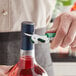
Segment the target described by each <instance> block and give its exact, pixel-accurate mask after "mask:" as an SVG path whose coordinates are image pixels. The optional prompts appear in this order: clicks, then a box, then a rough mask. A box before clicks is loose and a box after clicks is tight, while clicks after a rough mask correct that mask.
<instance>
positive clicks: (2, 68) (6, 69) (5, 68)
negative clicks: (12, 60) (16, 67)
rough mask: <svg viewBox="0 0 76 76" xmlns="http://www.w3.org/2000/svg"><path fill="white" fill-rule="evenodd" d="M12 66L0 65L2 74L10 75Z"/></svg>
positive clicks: (1, 75) (4, 75)
mask: <svg viewBox="0 0 76 76" xmlns="http://www.w3.org/2000/svg"><path fill="white" fill-rule="evenodd" d="M10 68H11V66H5V65H0V76H8V74H7V72H8V71H9V69H10Z"/></svg>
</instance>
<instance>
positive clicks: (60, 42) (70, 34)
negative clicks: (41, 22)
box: [47, 12, 76, 50]
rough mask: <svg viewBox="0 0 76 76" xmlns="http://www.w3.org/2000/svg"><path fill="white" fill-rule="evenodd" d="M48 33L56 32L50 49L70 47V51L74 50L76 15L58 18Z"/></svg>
mask: <svg viewBox="0 0 76 76" xmlns="http://www.w3.org/2000/svg"><path fill="white" fill-rule="evenodd" d="M48 32H56V36H55V37H54V39H53V41H52V43H51V48H52V49H54V48H56V47H58V46H61V47H67V46H71V49H73V50H76V15H75V14H73V13H72V12H70V13H63V14H61V15H60V16H58V17H57V18H56V19H55V20H54V24H53V26H52V28H51V29H50V31H47V33H48Z"/></svg>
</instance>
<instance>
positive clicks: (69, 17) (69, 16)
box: [61, 13, 73, 20]
mask: <svg viewBox="0 0 76 76" xmlns="http://www.w3.org/2000/svg"><path fill="white" fill-rule="evenodd" d="M72 18H73V17H72V15H71V14H69V13H64V14H63V15H62V17H61V19H64V20H66V19H67V20H72Z"/></svg>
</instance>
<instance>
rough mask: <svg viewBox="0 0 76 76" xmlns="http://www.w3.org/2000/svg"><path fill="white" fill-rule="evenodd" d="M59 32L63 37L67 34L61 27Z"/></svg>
mask: <svg viewBox="0 0 76 76" xmlns="http://www.w3.org/2000/svg"><path fill="white" fill-rule="evenodd" d="M59 32H60V34H61V35H63V36H65V35H66V34H67V32H66V31H65V28H63V27H61V28H60V31H59Z"/></svg>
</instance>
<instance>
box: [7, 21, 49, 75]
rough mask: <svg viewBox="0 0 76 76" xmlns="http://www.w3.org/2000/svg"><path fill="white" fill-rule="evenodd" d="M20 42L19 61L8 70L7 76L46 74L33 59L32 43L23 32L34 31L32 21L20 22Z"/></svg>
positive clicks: (31, 32)
mask: <svg viewBox="0 0 76 76" xmlns="http://www.w3.org/2000/svg"><path fill="white" fill-rule="evenodd" d="M21 30H22V31H21V32H22V44H21V50H20V59H19V62H18V63H17V64H16V65H14V66H13V67H12V68H11V69H10V70H9V74H8V76H48V75H47V72H46V71H45V70H44V69H43V68H42V67H41V66H40V65H38V64H37V62H36V60H35V55H34V54H35V53H34V44H33V43H32V42H31V38H30V37H29V36H26V35H25V34H24V33H28V34H33V33H34V23H32V22H27V21H24V22H22V28H21Z"/></svg>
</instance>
